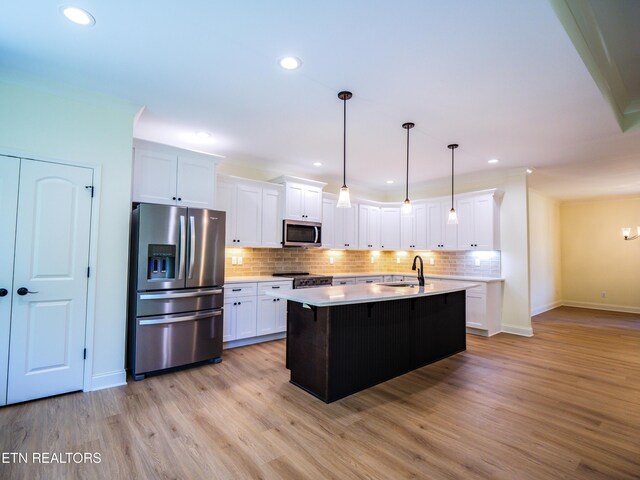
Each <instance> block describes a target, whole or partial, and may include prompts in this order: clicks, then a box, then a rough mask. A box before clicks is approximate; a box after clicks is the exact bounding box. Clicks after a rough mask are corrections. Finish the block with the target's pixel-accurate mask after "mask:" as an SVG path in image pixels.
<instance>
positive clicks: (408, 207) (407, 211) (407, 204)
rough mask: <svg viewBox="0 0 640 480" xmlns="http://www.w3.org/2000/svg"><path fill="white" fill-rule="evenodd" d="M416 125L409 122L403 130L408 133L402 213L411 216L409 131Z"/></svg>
mask: <svg viewBox="0 0 640 480" xmlns="http://www.w3.org/2000/svg"><path fill="white" fill-rule="evenodd" d="M415 126H416V125H415V123H411V122H407V123H403V124H402V128H404V129H405V130H406V131H407V182H406V184H405V185H406V188H405V194H404V202H403V203H402V213H403V214H404V215H409V214H410V213H411V200H409V130H411V129H412V128H413V127H415Z"/></svg>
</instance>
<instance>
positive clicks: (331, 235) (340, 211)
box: [322, 196, 358, 250]
mask: <svg viewBox="0 0 640 480" xmlns="http://www.w3.org/2000/svg"><path fill="white" fill-rule="evenodd" d="M336 204H337V200H336V199H335V198H333V197H329V196H325V197H324V198H323V200H322V246H323V247H326V248H336V249H341V250H357V249H358V205H357V204H355V203H353V202H352V203H351V208H338V207H337V206H336Z"/></svg>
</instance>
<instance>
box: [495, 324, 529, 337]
mask: <svg viewBox="0 0 640 480" xmlns="http://www.w3.org/2000/svg"><path fill="white" fill-rule="evenodd" d="M502 333H510V334H512V335H521V336H523V337H533V328H531V327H518V326H516V325H504V324H503V325H502Z"/></svg>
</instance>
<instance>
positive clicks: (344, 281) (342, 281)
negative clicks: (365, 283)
mask: <svg viewBox="0 0 640 480" xmlns="http://www.w3.org/2000/svg"><path fill="white" fill-rule="evenodd" d="M355 284H356V279H355V278H354V277H343V278H334V279H333V285H334V286H336V285H337V286H340V285H355Z"/></svg>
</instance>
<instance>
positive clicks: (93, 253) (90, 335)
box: [0, 148, 126, 392]
mask: <svg viewBox="0 0 640 480" xmlns="http://www.w3.org/2000/svg"><path fill="white" fill-rule="evenodd" d="M0 155H3V156H6V157H15V158H19V159H21V160H34V161H36V162H47V163H57V164H59V165H68V166H72V167H82V168H89V169H91V170H92V171H93V189H94V190H93V192H94V195H93V201H92V202H91V220H90V222H89V229H90V231H89V265H88V266H89V268H90V271H91V272H92V273H91V274H90V275H89V278H88V281H87V306H86V312H85V334H84V348H86V349H87V358H86V359H85V361H84V373H83V385H82V391H83V392H90V391H92V390H93V388H92V387H93V363H94V358H93V345H94V339H95V320H96V317H95V313H96V278H97V275H96V274H95V273H96V271H97V269H96V258H97V257H98V235H99V225H100V219H99V217H100V203H101V202H100V200H101V197H102V188H101V187H102V165H99V164H95V163H80V162H74V161H68V160H61V159H59V158H55V157H48V156H46V155H33V154H32V153H28V152H24V151H20V150H14V149H7V148H3V149H2V150H0ZM18 194H19V192H18ZM125 288H126V287H125ZM122 361H123V368H124V359H123V360H122Z"/></svg>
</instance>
